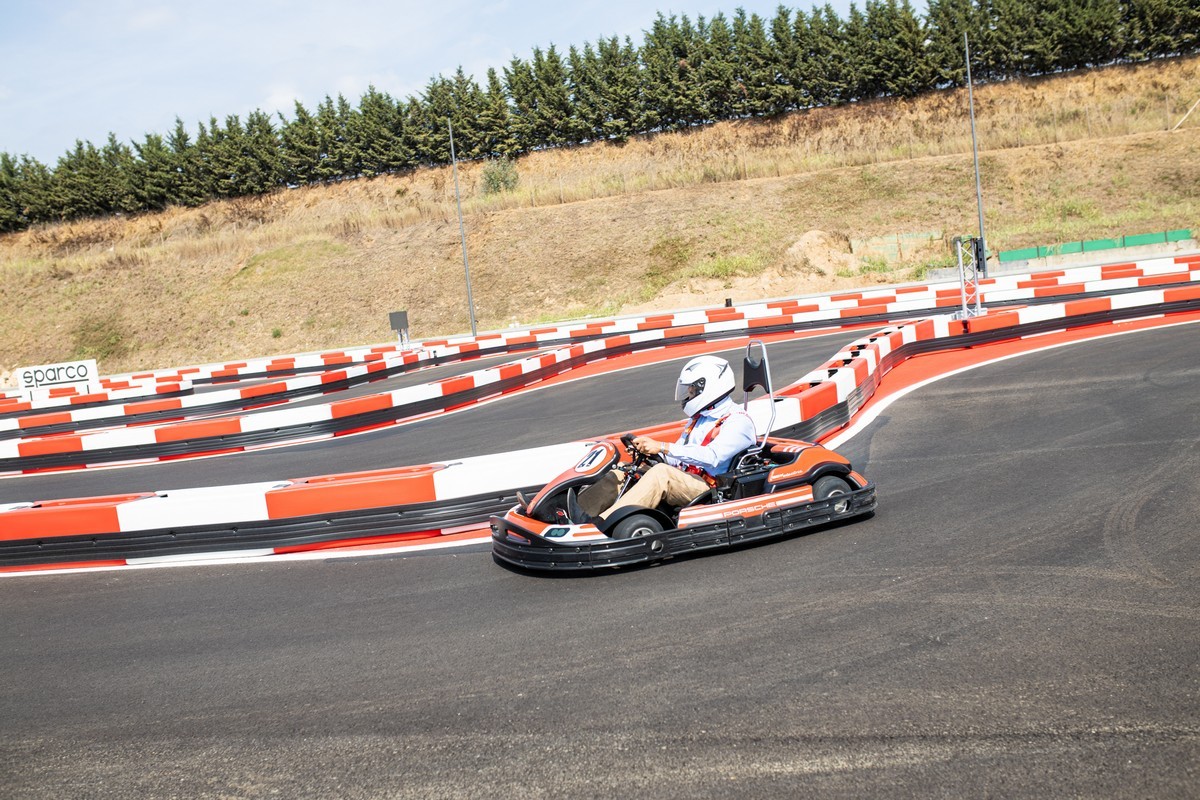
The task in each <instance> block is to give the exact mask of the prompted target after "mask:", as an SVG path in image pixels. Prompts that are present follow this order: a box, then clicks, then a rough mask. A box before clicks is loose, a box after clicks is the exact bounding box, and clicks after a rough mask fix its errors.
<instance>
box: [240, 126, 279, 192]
mask: <svg viewBox="0 0 1200 800" xmlns="http://www.w3.org/2000/svg"><path fill="white" fill-rule="evenodd" d="M238 172H239V174H240V176H241V189H242V193H243V194H266V193H267V192H272V191H274V190H275V189H277V188H279V186H280V183H281V181H282V175H283V160H282V158H281V157H280V144H279V133H278V132H277V131H276V130H275V126H274V125H273V124H271V117H270V116H269V115H268V114H267V113H266V112H264V111H262V110H259V109H255V110H254V111H251V112H250V114H248V115H247V116H246V128H245V137H244V139H243V140H242V149H241V153H240V160H239V164H238Z"/></svg>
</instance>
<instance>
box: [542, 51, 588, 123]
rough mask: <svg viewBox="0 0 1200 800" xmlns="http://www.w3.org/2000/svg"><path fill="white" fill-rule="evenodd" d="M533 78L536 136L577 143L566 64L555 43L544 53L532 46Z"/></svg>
mask: <svg viewBox="0 0 1200 800" xmlns="http://www.w3.org/2000/svg"><path fill="white" fill-rule="evenodd" d="M533 80H534V85H535V87H536V89H535V91H536V92H537V110H536V111H535V113H534V120H535V134H534V136H535V139H536V140H537V143H538V144H539V145H550V146H551V147H554V146H558V145H564V144H577V143H578V142H579V141H580V140H579V138H577V133H578V126H577V125H576V124H575V122H574V120H573V119H572V116H573V114H572V112H573V109H572V108H571V99H570V91H569V88H568V86H567V67H566V64H565V63H563V59H562V56H561V55H559V53H558V50H557V49H556V48H555V47H554V45H550V48H549V49H548V50H546V52H545V53H543V52H542V51H541V50H540V49H538V48H536V47H535V48H534V49H533Z"/></svg>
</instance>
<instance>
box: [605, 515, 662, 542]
mask: <svg viewBox="0 0 1200 800" xmlns="http://www.w3.org/2000/svg"><path fill="white" fill-rule="evenodd" d="M662 529H663V528H662V524H661V523H660V522H659V521H658V520H656V519H655V518H654V517H651V516H649V515H647V514H634V515H632V516H629V517H626V518H625V519H623V520H621V521H620V522H618V523H617V525H616V527H615V528H613V530H612V534H611V535H612V538H614V539H636V538H638V537H639V536H652V535H653V534H656V533H662Z"/></svg>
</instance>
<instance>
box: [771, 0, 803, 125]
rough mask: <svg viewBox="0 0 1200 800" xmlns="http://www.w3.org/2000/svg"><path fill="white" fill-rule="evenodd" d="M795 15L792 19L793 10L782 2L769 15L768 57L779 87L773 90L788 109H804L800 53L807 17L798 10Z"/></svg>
mask: <svg viewBox="0 0 1200 800" xmlns="http://www.w3.org/2000/svg"><path fill="white" fill-rule="evenodd" d="M796 17H797V19H793V17H792V12H791V11H790V10H789V9H788V8H787V7H786V6H783V5H781V6H779V8H778V9H777V10H776V11H775V16H774V17H772V18H771V35H770V47H771V53H772V55H771V60H772V61H773V62H774V64H775V68H776V74H775V82H776V84H777V85H778V87H779V88H778V89H777V90H776V91H777V92H778V93H779V95H780V97H781V98H782V101H783V104H784V108H785V109H788V110H794V109H797V108H804V107H806V106H808V105H809V102H810V101H809V99H808V93H807V92H806V91H805V90H804V83H805V80H804V75H805V66H806V65H805V62H804V59H803V57H802V55H801V48H802V46H803V45H802V44H801V43H802V42H803V41H804V40H805V39H807V37H808V19H807V17H805V16H804V12H803V11H797V12H796Z"/></svg>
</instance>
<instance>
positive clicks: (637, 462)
mask: <svg viewBox="0 0 1200 800" xmlns="http://www.w3.org/2000/svg"><path fill="white" fill-rule="evenodd" d="M621 444H623V445H625V449H626V450H628V451H629V454H630V455H631V456H633V466H634V467H640V466H643V465H650V464H658V463H660V462H662V460H663V457H662V454H660V453H654V454H653V455H652V454H650V453H646V452H643V451H642V450H640V449H638V446H637V445H636V444H634V442H633V434H632V433H626V434H624V435H622V436H621Z"/></svg>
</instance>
